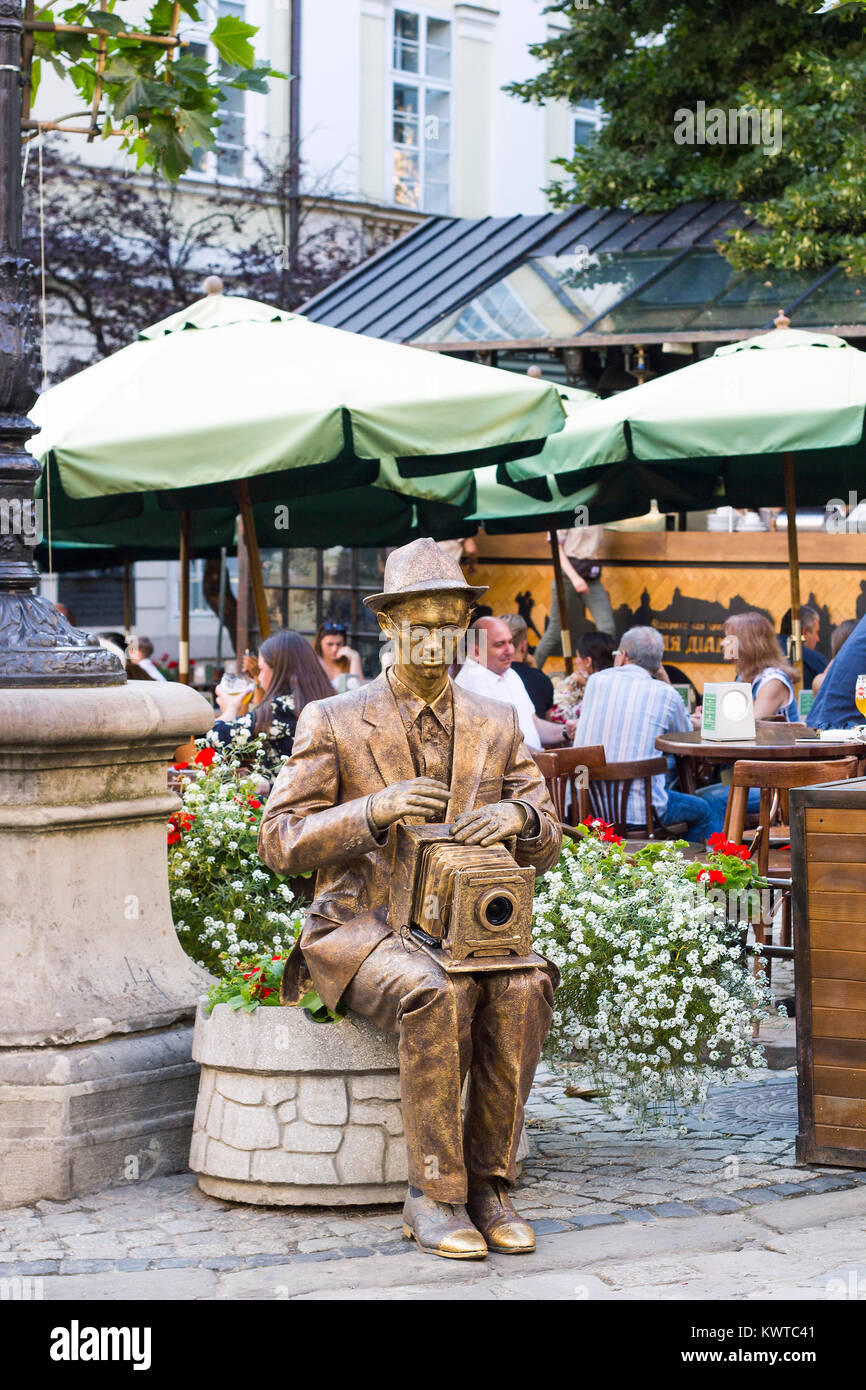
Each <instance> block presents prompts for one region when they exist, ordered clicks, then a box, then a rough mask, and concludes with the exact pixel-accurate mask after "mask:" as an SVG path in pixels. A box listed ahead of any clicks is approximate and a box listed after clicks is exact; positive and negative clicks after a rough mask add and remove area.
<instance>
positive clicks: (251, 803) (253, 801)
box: [247, 796, 262, 811]
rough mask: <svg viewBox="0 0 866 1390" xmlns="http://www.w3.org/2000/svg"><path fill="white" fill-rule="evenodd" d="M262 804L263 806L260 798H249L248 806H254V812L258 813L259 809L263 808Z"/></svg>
mask: <svg viewBox="0 0 866 1390" xmlns="http://www.w3.org/2000/svg"><path fill="white" fill-rule="evenodd" d="M261 804H262V803H261V802H260V801H259V799H258V797H256V796H251V797H250V798H249V800H248V801H247V805H248V806H252V808H253V810H254V811H258V809H259V807H260V806H261Z"/></svg>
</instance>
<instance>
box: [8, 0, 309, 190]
mask: <svg viewBox="0 0 866 1390" xmlns="http://www.w3.org/2000/svg"><path fill="white" fill-rule="evenodd" d="M180 8H181V11H182V13H183V15H185V16H186V18H187V19H189V20H192V21H194V22H195V23H196V24H199V25H201V24H203V23H204V20H203V15H202V12H201V9H200V7H199V4H198V3H196V0H182V3H181V6H180ZM173 9H174V6H173V5H172V3H171V0H154V3H153V4H152V5H151V7H150V10H149V11H148V12H147V14H146V16H145V17H144V18H142V17H141V12H140V11H138V13H135V12H132V11H133V7H132V6H131V5H130V4H129V3H128V0H110V8H108V9H92V8H90V7H89V6H88V5H86V4H78V5H72V6H66V7H63V6H62V5H46V6H44V7H43V8H42V9H40V10H39V11H38V12H37V15H36V18H37V19H39V20H42V21H47V22H53V23H63V24H74V25H83V26H91V27H95V28H98V29H100V30H102V31H104V33H103V36H102V37H103V40H104V43H105V54H106V57H105V67H104V71H103V73H102V75H101V76H102V96H101V103H100V111H101V116H99V117H98V118H97V120H98V124H99V125H100V128H101V132H102V135H103V137H104V138H107V137H109V136H111V135H120V137H121V143H122V148H123V149H125V150H127V151H128V152H130V153H131V154H133V155H134V156H135V158H136V161H137V166H138V168H141V167H142V166H144V165H147V166H150V167H152V168H154V169H156V170H158V171H159V172H160V173H162V174H164V175H165V177H166V178H168V179H171V180H175V179H177V178H178V177H179V176H180V175H181V174H183V173H184V172H185V171H186V170H187V169H189V167H190V165H191V164H192V160H193V152H194V150H195V148H196V146H201V147H203V148H205V149H210V148H211V147H212V146H213V144H214V141H215V138H216V132H217V130H218V128H219V125H220V120H219V116H218V115H217V107H218V105H219V102H220V101H221V99H222V97H223V89H224V88H225V87H226V86H229V87H238V88H241V89H242V90H246V91H253V92H258V93H265V92H267V90H268V86H267V79H268V78H269V77H285V74H284V73H281V72H277V71H275V70H274V69H272V68H271V67H270V66H269V65H268V64H267V63H264V64H257V63H256V55H255V51H254V49H253V46H252V43H251V42H250V41H251V39H252V38H253V37H254V36H255V35H256V33H257V32H258V30H257V29H256V28H255V26H254V25H252V24H245V23H244V21H243V20H241V19H238V18H236V17H235V16H233V15H223V16H222V17H221V18H219V19H217V20H216V22H215V23H214V22H213V21H212V20H211V21H208V26H209V27H208V37H209V41H210V43H211V44H212V45H213V47H214V49H215V50H216V52H217V54H218V56H219V59H220V60H221V63H220V65H219V67H217V66H214V65H212V64H209V63H208V62H207V60H206V58H204V57H202V56H199V55H197V54H193V53H190V52H189V50H188V49H183V48H180V49H178V48H174V49H167V48H165V47H163V46H162V45H160V44H155V43H148V42H146V41H142V40H141V39H140V38H135V37H130V35H131V34H145V33H146V34H153V35H166V36H167V35H170V33H171V21H172V13H173ZM180 36H181V38H182V37H183V22H181V26H180ZM99 45H100V35H98V34H69V33H58V32H54V33H51V32H45V33H42V32H38V33H35V34H34V35H33V59H32V65H31V69H30V94H31V101H32V100H33V98H34V97H35V94H36V92H37V90H38V87H39V80H40V76H41V71H42V65H43V63H45V62H48V63H50V64H51V66H52V67H53V68H54V70H55V72H56V73H57V75H58V76H59V77H61V78H65V79H66V80H67V81H68V82H71V83H72V84H73V85H74V87H75V89H76V91H77V93H78V95H79V96H80V97H81V98H82V100H83V101H84V103H86V105H87V106H88V107H89V106H90V105H91V103H92V101H93V97H94V94H95V92H96V86H97V80H98V53H99Z"/></svg>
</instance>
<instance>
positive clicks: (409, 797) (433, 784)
mask: <svg viewBox="0 0 866 1390" xmlns="http://www.w3.org/2000/svg"><path fill="white" fill-rule="evenodd" d="M450 795H451V790H450V788H449V787H446V785H445V783H444V782H437V781H436V778H435V777H412V778H410V779H409V780H408V781H406V782H394V783H393V784H392V786H390V787H383V789H382V791H380V792H375V793H374V794H373V796H372V797H371V798H370V808H369V813H370V820H371V821H372V822H373V824H374V826H375V827H376V830H377V831H379V832H380V833H381V832H382V831H383V830H387V829H388V826H389V825H393V823H394V821H395V820H399V819H400V817H401V816H425V817H427V818H429V817H431V816H440V817H441V816H443V815H444V812H445V807H446V806H447V804H448V798H449V796H450Z"/></svg>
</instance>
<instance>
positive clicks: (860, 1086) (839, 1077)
mask: <svg viewBox="0 0 866 1390" xmlns="http://www.w3.org/2000/svg"><path fill="white" fill-rule="evenodd" d="M815 1091H816V1094H817V1095H822V1096H857V1097H859V1099H860V1100H863V1101H866V1068H862V1069H861V1068H858V1067H816V1068H815Z"/></svg>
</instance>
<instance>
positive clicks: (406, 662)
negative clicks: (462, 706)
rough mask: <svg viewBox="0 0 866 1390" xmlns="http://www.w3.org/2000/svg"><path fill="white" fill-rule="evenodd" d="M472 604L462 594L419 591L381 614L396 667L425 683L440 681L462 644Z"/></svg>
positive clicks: (380, 618)
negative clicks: (391, 644)
mask: <svg viewBox="0 0 866 1390" xmlns="http://www.w3.org/2000/svg"><path fill="white" fill-rule="evenodd" d="M469 611H470V605H469V601H468V599H466V598H464V597H463V596H462V595H460V594H419V595H417V597H414V596H409V597H407V598H404V599H399V600H398V601H397V602H396V603H393V604H391V605H390V607H389V608H388V611H387V612H386V613H380V614H379V626H380V627H381V628H382V631H383V632H384V633H385V634H386V635H387V636H388V637H389V638H390V639H391V641H392V642H393V643H394V654H395V662H394V665H395V669H396V670H397V673H398V674H399V673H400V671H401V669H402V670H403V671H404V672H406V673H411V674H412V675H413V676H414V677H415V679H416V680H418V679H420V680H422V681H423V682H424V684H425V685H429V684H431V683H436V682H437V681H438V682H441V681H442V680H444V678H445V676H446V675H447V673H448V667H449V666H450V665H451V663H452V661H454V660H455V658H456V657H457V655H458V652H459V651H460V649H461V647H462V639H463V637H464V636H465V633H466V628H467V626H468V624H469Z"/></svg>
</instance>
